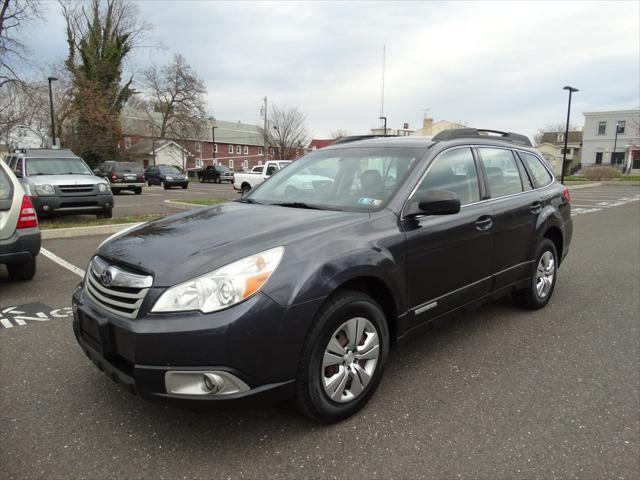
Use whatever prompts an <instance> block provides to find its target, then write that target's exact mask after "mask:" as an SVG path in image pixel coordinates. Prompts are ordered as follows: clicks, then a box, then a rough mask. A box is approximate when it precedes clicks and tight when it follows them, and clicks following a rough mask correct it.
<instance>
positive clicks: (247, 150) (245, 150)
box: [244, 145, 249, 155]
mask: <svg viewBox="0 0 640 480" xmlns="http://www.w3.org/2000/svg"><path fill="white" fill-rule="evenodd" d="M244 154H245V155H249V147H247V146H246V145H245V146H244Z"/></svg>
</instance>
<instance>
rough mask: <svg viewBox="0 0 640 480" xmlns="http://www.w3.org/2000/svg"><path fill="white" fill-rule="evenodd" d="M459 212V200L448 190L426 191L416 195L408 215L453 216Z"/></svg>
mask: <svg viewBox="0 0 640 480" xmlns="http://www.w3.org/2000/svg"><path fill="white" fill-rule="evenodd" d="M459 211H460V198H459V197H458V195H456V194H455V193H454V192H450V191H448V190H428V191H426V192H424V193H421V194H419V195H416V197H414V199H413V201H412V202H411V205H410V207H409V211H408V214H409V215H453V214H456V213H458V212H459Z"/></svg>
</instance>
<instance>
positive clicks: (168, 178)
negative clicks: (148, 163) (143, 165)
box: [144, 165, 189, 190]
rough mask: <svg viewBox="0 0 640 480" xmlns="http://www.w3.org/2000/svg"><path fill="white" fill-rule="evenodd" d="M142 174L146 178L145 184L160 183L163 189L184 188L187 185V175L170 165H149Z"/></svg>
mask: <svg viewBox="0 0 640 480" xmlns="http://www.w3.org/2000/svg"><path fill="white" fill-rule="evenodd" d="M144 176H145V178H146V179H147V185H149V186H151V185H162V186H163V187H164V189H165V190H169V189H170V188H171V187H182V188H184V189H186V188H187V187H188V186H189V177H187V176H186V175H185V174H183V173H181V172H180V171H179V170H178V169H177V168H176V167H173V166H171V165H156V166H153V167H149V168H147V169H146V170H145V172H144Z"/></svg>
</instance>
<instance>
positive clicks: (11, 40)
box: [0, 0, 42, 88]
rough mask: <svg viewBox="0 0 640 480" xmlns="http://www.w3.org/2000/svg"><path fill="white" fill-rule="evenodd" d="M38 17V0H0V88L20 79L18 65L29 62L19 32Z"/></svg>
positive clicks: (40, 9) (39, 3)
mask: <svg viewBox="0 0 640 480" xmlns="http://www.w3.org/2000/svg"><path fill="white" fill-rule="evenodd" d="M40 19H42V5H41V2H40V1H39V0H0V88H1V87H2V86H4V85H6V84H8V83H12V82H20V81H22V80H21V78H20V75H19V73H18V71H19V70H18V67H19V66H20V64H27V63H29V59H28V54H29V50H28V49H27V47H26V45H25V44H24V42H23V41H22V40H21V39H20V32H21V30H22V29H23V28H24V27H25V26H26V25H28V24H29V23H31V22H34V21H37V20H40Z"/></svg>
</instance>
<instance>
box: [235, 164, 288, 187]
mask: <svg viewBox="0 0 640 480" xmlns="http://www.w3.org/2000/svg"><path fill="white" fill-rule="evenodd" d="M290 163H291V160H269V161H268V162H267V163H265V164H264V165H258V166H256V167H253V169H252V170H251V172H249V173H236V174H235V175H234V177H233V188H234V189H235V190H237V191H239V192H241V193H242V195H246V194H247V193H249V190H251V189H252V188H253V187H256V186H258V185H260V184H261V183H262V182H264V181H265V180H266V179H267V178H269V177H270V176H271V175H273V174H274V173H276V172H277V171H278V170H281V169H283V168H284V167H286V166H287V165H289V164H290ZM258 167H263V168H262V169H259V168H258ZM254 170H255V172H254Z"/></svg>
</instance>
